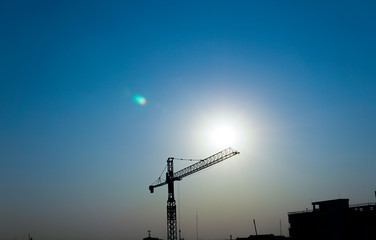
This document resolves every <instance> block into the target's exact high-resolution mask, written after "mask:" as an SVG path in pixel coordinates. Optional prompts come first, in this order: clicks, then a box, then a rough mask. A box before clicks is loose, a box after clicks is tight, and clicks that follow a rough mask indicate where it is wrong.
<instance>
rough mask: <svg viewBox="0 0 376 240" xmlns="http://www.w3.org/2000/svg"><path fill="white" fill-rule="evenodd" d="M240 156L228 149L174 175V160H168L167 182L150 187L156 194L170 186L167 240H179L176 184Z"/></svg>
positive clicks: (158, 182) (171, 158)
mask: <svg viewBox="0 0 376 240" xmlns="http://www.w3.org/2000/svg"><path fill="white" fill-rule="evenodd" d="M236 154H239V152H238V151H236V150H234V149H232V148H227V149H225V150H223V151H220V152H218V153H216V154H214V155H212V156H210V157H207V158H205V159H201V160H199V161H198V162H197V163H195V164H192V165H190V166H188V167H186V168H183V169H181V170H180V171H177V172H175V173H174V158H173V157H170V158H168V159H167V166H166V167H167V171H166V180H165V181H162V180H161V178H160V177H159V178H158V179H157V181H155V182H154V184H152V185H150V186H149V190H150V192H151V193H153V192H154V188H157V187H161V186H163V185H167V186H168V197H167V240H177V222H176V202H175V197H174V182H175V181H180V180H182V179H183V177H186V176H188V175H191V174H193V173H195V172H198V171H201V170H203V169H205V168H207V167H210V166H212V165H214V164H217V163H219V162H222V161H223V160H225V159H228V158H230V157H232V156H235V155H236Z"/></svg>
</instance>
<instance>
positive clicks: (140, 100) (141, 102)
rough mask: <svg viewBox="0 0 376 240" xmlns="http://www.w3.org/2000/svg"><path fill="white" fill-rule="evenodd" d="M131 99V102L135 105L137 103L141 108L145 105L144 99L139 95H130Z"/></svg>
mask: <svg viewBox="0 0 376 240" xmlns="http://www.w3.org/2000/svg"><path fill="white" fill-rule="evenodd" d="M132 99H133V101H134V102H135V103H137V104H139V105H141V106H143V105H145V104H146V98H145V97H143V96H142V95H140V94H133V95H132Z"/></svg>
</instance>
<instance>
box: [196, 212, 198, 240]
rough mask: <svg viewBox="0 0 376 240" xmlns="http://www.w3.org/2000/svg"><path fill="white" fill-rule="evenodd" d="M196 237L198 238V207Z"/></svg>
mask: <svg viewBox="0 0 376 240" xmlns="http://www.w3.org/2000/svg"><path fill="white" fill-rule="evenodd" d="M196 239H197V240H198V215H197V209H196Z"/></svg>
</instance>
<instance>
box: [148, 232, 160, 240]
mask: <svg viewBox="0 0 376 240" xmlns="http://www.w3.org/2000/svg"><path fill="white" fill-rule="evenodd" d="M144 240H162V239H159V238H154V237H151V236H150V230H148V237H146V238H144Z"/></svg>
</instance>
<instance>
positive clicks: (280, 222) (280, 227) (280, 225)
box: [279, 219, 282, 236]
mask: <svg viewBox="0 0 376 240" xmlns="http://www.w3.org/2000/svg"><path fill="white" fill-rule="evenodd" d="M279 236H282V220H281V219H279Z"/></svg>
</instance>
